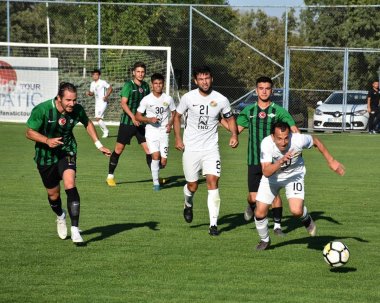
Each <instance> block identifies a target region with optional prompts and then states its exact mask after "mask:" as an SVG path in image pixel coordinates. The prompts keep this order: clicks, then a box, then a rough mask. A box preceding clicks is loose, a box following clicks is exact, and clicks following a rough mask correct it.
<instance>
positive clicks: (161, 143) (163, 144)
mask: <svg viewBox="0 0 380 303" xmlns="http://www.w3.org/2000/svg"><path fill="white" fill-rule="evenodd" d="M145 139H146V143H147V145H148V149H149V152H150V153H151V154H153V153H156V152H160V155H161V157H162V158H167V157H168V152H169V134H168V133H167V132H166V129H161V130H160V131H154V132H150V131H149V130H148V129H145Z"/></svg>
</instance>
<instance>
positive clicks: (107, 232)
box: [81, 221, 159, 244]
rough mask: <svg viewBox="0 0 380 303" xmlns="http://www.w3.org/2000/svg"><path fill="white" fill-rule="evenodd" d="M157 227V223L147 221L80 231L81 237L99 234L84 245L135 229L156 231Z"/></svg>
mask: <svg viewBox="0 0 380 303" xmlns="http://www.w3.org/2000/svg"><path fill="white" fill-rule="evenodd" d="M157 226H158V222H155V221H149V222H144V223H119V224H110V225H106V226H98V227H94V228H91V229H88V230H84V231H82V232H81V234H82V235H92V234H100V235H99V236H96V237H95V238H92V239H89V240H87V241H85V243H86V244H88V243H90V242H96V241H101V240H104V239H106V238H109V237H112V236H114V235H116V234H118V233H121V232H124V231H127V230H131V229H135V228H141V227H148V228H149V229H151V230H154V231H158V230H159V228H158V227H157Z"/></svg>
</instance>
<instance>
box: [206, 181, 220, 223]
mask: <svg viewBox="0 0 380 303" xmlns="http://www.w3.org/2000/svg"><path fill="white" fill-rule="evenodd" d="M207 206H208V213H209V216H210V226H217V225H218V216H219V209H220V196H219V189H218V188H217V189H210V190H208V196H207Z"/></svg>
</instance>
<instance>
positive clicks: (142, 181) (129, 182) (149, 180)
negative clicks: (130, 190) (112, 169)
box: [116, 179, 152, 185]
mask: <svg viewBox="0 0 380 303" xmlns="http://www.w3.org/2000/svg"><path fill="white" fill-rule="evenodd" d="M146 182H151V183H152V179H145V180H135V181H119V182H116V185H120V184H132V183H146Z"/></svg>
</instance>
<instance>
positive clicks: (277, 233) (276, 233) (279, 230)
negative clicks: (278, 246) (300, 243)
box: [273, 228, 286, 237]
mask: <svg viewBox="0 0 380 303" xmlns="http://www.w3.org/2000/svg"><path fill="white" fill-rule="evenodd" d="M273 232H274V234H275V235H276V236H279V237H285V236H286V234H285V233H284V232H283V231H282V230H281V228H276V229H274V230H273Z"/></svg>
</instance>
